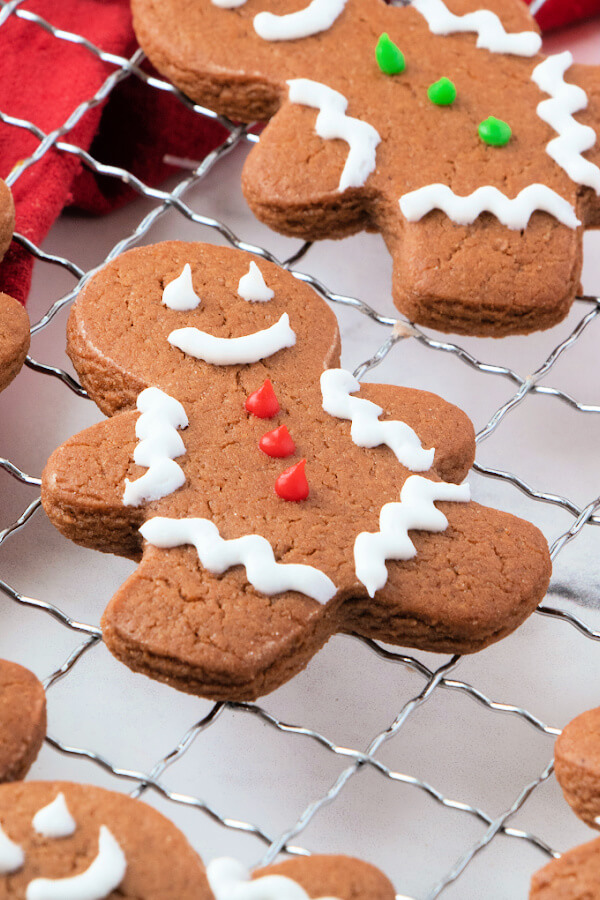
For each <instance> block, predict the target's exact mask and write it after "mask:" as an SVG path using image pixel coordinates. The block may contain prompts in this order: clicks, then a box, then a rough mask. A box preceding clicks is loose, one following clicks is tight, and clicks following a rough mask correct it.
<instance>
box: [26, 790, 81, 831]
mask: <svg viewBox="0 0 600 900" xmlns="http://www.w3.org/2000/svg"><path fill="white" fill-rule="evenodd" d="M32 824H33V828H34V830H35V831H37V833H38V834H41V835H42V837H45V838H66V837H71V835H72V834H75V830H76V828H77V823H76V822H75V819H74V818H73V816H72V815H71V813H70V812H69V807H68V806H67V801H66V800H65V795H64V794H62V793H61V794H58V796H57V797H56V799H54V800H53V801H52V803H49V804H48V806H44V807H43V808H42V809H40V810H38V811H37V812H36V814H35V816H34V817H33V823H32Z"/></svg>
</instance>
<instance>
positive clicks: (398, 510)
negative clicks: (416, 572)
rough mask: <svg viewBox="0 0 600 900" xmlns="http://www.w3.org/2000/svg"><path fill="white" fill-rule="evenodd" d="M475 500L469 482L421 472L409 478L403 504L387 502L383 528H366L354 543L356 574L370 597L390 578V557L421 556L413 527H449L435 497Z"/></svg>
mask: <svg viewBox="0 0 600 900" xmlns="http://www.w3.org/2000/svg"><path fill="white" fill-rule="evenodd" d="M470 499H471V492H470V490H469V485H468V484H460V485H458V484H447V483H446V482H445V481H429V479H427V478H423V477H422V476H421V475H411V476H410V478H407V479H406V481H405V482H404V484H403V486H402V490H401V491H400V502H399V503H386V504H385V506H383V507H382V508H381V512H380V514H379V531H377V532H375V533H372V532H368V531H362V532H361V533H360V534H359V535H358V537H357V538H356V540H355V542H354V563H355V569H356V577H357V578H358V580H359V581H360V582H362V584H364V586H365V587H366V589H367V591H368V592H369V596H370V597H374V596H375V592H376V591H379V590H381V588H382V587H384V585H385V584H386V582H387V580H388V572H387V567H386V560H388V559H400V560H404V559H412V558H413V557H414V556H416V555H417V551H416V548H415V545H414V544H413V542H412V541H411V539H410V538H409V536H408V532H409V530H410V529H418V530H419V531H432V532H439V531H445V530H446V528H447V527H448V519H447V518H446V516H445V515H444V514H443V513H442V512H440V510H439V509H436V507H435V506H434V505H433V502H434V500H454V501H456V502H457V503H466V502H467V501H468V500H470Z"/></svg>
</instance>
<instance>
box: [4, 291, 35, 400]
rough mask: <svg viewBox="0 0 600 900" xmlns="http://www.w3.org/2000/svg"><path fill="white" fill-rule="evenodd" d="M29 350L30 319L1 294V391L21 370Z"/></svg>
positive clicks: (19, 305)
mask: <svg viewBox="0 0 600 900" xmlns="http://www.w3.org/2000/svg"><path fill="white" fill-rule="evenodd" d="M28 350H29V317H28V315H27V313H26V312H25V309H24V308H23V306H21V304H20V303H18V302H17V301H16V300H13V298H12V297H9V296H8V294H0V391H2V390H4V388H5V387H7V385H8V384H10V382H11V381H12V380H13V378H14V377H15V375H17V374H18V372H19V371H20V369H21V366H22V365H23V361H24V360H25V357H26V356H27V351H28Z"/></svg>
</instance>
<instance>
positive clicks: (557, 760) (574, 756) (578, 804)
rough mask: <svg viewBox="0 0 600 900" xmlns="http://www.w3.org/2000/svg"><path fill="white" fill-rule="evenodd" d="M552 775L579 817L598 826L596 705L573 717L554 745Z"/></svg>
mask: <svg viewBox="0 0 600 900" xmlns="http://www.w3.org/2000/svg"><path fill="white" fill-rule="evenodd" d="M554 764H555V771H556V777H557V779H558V782H559V784H560V786H561V788H562V790H563V794H564V795H565V800H566V801H567V803H568V804H569V806H571V808H572V809H573V812H574V813H575V814H576V815H578V816H579V818H580V819H583V821H584V822H585V823H586V824H587V825H590V826H591V827H592V828H600V708H599V709H590V710H588V712H584V713H582V715H580V716H577V718H576V719H573V721H572V722H570V723H569V725H567V727H566V728H564V729H563V732H562V734H561V735H560V737H559V738H558V739H557V741H556V745H555V748H554Z"/></svg>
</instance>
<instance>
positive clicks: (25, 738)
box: [0, 659, 46, 782]
mask: <svg viewBox="0 0 600 900" xmlns="http://www.w3.org/2000/svg"><path fill="white" fill-rule="evenodd" d="M45 737H46V694H45V693H44V688H43V687H42V685H41V684H40V682H39V681H38V680H37V678H36V677H35V675H33V674H32V673H31V672H30V671H29V670H28V669H24V668H23V667H22V666H18V665H17V664H16V663H13V662H8V661H7V660H5V659H2V660H0V782H5V781H17V780H18V779H20V778H24V777H25V775H26V774H27V772H28V771H29V769H30V768H31V766H32V765H33V763H34V762H35V760H36V758H37V755H38V753H39V751H40V748H41V746H42V744H43V742H44V738H45Z"/></svg>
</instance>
